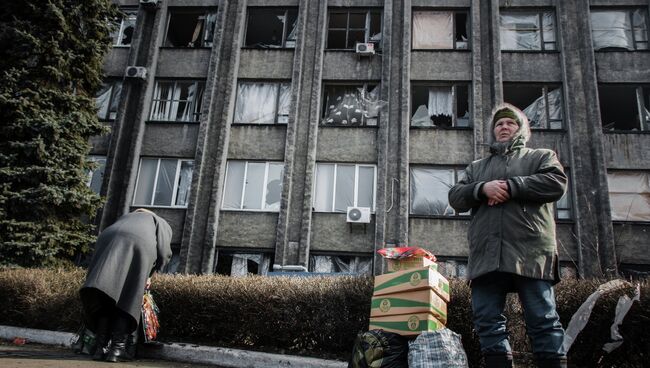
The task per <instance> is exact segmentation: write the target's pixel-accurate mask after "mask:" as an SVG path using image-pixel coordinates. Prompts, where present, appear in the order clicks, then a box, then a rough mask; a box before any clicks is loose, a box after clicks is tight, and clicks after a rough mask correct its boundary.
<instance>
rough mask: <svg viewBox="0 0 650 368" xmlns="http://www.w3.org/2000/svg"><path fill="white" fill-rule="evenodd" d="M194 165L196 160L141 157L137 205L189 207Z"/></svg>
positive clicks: (137, 183) (136, 196)
mask: <svg viewBox="0 0 650 368" xmlns="http://www.w3.org/2000/svg"><path fill="white" fill-rule="evenodd" d="M193 166H194V162H193V161H192V160H181V159H165V158H142V159H140V169H139V170H138V179H137V182H136V185H135V187H136V189H135V195H134V196H133V205H134V206H139V205H141V206H157V207H187V203H188V201H189V196H190V187H191V185H192V171H193Z"/></svg>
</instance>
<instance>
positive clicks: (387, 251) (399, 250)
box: [377, 247, 436, 262]
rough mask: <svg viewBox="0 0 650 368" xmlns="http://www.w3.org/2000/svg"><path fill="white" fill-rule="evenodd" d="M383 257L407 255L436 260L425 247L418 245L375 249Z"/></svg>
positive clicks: (403, 256)
mask: <svg viewBox="0 0 650 368" xmlns="http://www.w3.org/2000/svg"><path fill="white" fill-rule="evenodd" d="M377 253H379V254H381V256H382V257H384V258H389V259H404V258H408V257H424V258H428V259H430V260H431V261H433V262H435V261H436V256H434V255H433V254H432V253H431V252H429V251H427V250H426V249H422V248H420V247H395V248H382V249H380V250H378V251H377Z"/></svg>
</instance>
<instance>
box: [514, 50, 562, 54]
mask: <svg viewBox="0 0 650 368" xmlns="http://www.w3.org/2000/svg"><path fill="white" fill-rule="evenodd" d="M501 52H502V53H508V54H559V53H561V51H560V50H501Z"/></svg>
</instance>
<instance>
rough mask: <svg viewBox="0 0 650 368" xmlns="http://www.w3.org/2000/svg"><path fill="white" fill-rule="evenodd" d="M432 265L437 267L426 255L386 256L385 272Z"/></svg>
mask: <svg viewBox="0 0 650 368" xmlns="http://www.w3.org/2000/svg"><path fill="white" fill-rule="evenodd" d="M427 266H433V267H435V269H436V270H437V269H438V264H436V263H435V262H434V261H432V260H430V259H429V258H426V257H407V258H403V259H390V258H386V272H397V271H404V270H410V269H413V268H422V267H427Z"/></svg>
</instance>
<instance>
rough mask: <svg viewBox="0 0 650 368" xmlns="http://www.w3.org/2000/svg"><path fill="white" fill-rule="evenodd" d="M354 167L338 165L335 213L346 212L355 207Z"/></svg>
mask: <svg viewBox="0 0 650 368" xmlns="http://www.w3.org/2000/svg"><path fill="white" fill-rule="evenodd" d="M354 171H355V169H354V165H337V168H336V194H335V198H334V212H346V211H347V209H348V207H350V206H354Z"/></svg>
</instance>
